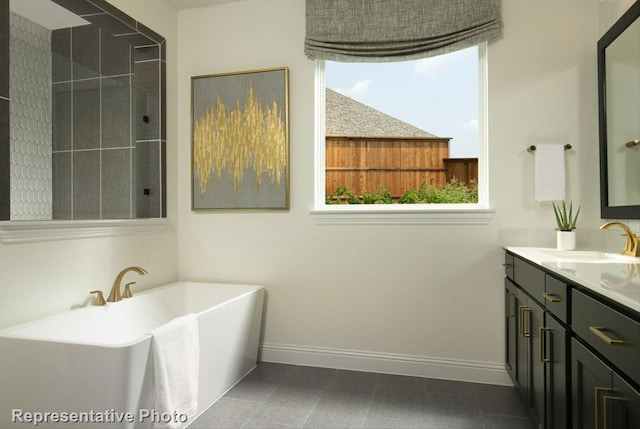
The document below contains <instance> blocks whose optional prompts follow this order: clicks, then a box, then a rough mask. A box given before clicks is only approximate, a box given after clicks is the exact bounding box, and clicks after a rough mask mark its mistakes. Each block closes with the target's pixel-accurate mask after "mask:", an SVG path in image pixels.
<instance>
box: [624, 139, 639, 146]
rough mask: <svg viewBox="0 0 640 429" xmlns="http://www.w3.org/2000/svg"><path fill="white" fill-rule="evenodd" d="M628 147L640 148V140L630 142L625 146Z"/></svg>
mask: <svg viewBox="0 0 640 429" xmlns="http://www.w3.org/2000/svg"><path fill="white" fill-rule="evenodd" d="M624 145H625V146H626V147H634V146H640V140H629V141H628V142H626V143H625V144H624Z"/></svg>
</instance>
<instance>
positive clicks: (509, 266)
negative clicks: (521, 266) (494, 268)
mask: <svg viewBox="0 0 640 429" xmlns="http://www.w3.org/2000/svg"><path fill="white" fill-rule="evenodd" d="M502 266H503V267H505V268H513V264H502Z"/></svg>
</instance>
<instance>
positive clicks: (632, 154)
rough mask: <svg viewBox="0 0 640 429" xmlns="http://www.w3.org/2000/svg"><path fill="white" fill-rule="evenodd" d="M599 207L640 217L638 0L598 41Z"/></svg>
mask: <svg viewBox="0 0 640 429" xmlns="http://www.w3.org/2000/svg"><path fill="white" fill-rule="evenodd" d="M598 103H599V106H598V107H599V109H598V110H599V120H600V207H601V216H602V218H603V219H640V2H636V3H635V4H634V5H632V6H631V7H630V8H629V10H627V12H626V13H625V14H624V15H623V16H622V17H621V18H620V19H619V20H618V21H617V22H616V23H615V24H614V25H613V26H612V27H611V29H610V30H609V31H607V33H606V34H605V35H604V36H603V37H602V38H601V39H600V40H599V41H598Z"/></svg>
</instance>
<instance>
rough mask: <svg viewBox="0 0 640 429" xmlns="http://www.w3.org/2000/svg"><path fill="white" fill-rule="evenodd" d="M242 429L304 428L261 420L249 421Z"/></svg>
mask: <svg viewBox="0 0 640 429" xmlns="http://www.w3.org/2000/svg"><path fill="white" fill-rule="evenodd" d="M242 429H302V426H292V425H287V424H283V423H273V422H263V421H260V420H249V421H248V422H247V423H245V425H244V426H242Z"/></svg>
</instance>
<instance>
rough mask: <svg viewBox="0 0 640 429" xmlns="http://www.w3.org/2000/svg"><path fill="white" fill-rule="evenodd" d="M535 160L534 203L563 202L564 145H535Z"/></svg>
mask: <svg viewBox="0 0 640 429" xmlns="http://www.w3.org/2000/svg"><path fill="white" fill-rule="evenodd" d="M535 158H536V161H535V164H536V168H535V175H536V177H535V184H536V189H535V194H536V201H538V202H542V201H560V200H564V188H565V171H564V145H563V144H540V145H536V151H535Z"/></svg>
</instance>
